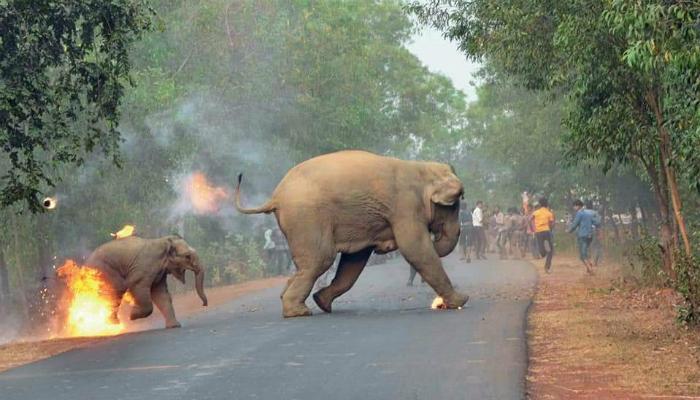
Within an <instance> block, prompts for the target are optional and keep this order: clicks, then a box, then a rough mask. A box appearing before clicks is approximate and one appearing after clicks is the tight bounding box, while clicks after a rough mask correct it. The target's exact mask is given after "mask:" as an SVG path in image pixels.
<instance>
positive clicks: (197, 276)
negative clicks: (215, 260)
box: [192, 262, 208, 306]
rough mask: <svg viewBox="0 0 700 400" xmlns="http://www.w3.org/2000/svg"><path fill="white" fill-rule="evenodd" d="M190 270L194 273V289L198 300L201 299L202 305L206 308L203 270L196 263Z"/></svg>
mask: <svg viewBox="0 0 700 400" xmlns="http://www.w3.org/2000/svg"><path fill="white" fill-rule="evenodd" d="M192 270H193V271H194V288H195V290H196V291H197V295H198V296H199V298H200V299H202V305H203V306H206V305H207V304H208V301H207V295H206V294H205V293H204V268H202V266H201V265H200V264H199V262H197V263H196V264H195V265H194V268H192Z"/></svg>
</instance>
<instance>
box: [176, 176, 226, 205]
mask: <svg viewBox="0 0 700 400" xmlns="http://www.w3.org/2000/svg"><path fill="white" fill-rule="evenodd" d="M184 190H185V195H186V196H187V198H188V200H189V202H190V204H192V207H193V208H194V209H195V213H197V214H211V213H216V212H217V211H219V209H220V208H221V206H220V203H221V202H222V201H224V200H226V199H227V198H228V197H229V194H228V192H227V191H226V189H224V188H222V187H217V186H214V185H212V184H211V183H210V182H209V180H207V177H206V175H204V174H203V173H201V172H195V173H193V174H192V175H190V176H189V177H187V178H186V179H185V181H184Z"/></svg>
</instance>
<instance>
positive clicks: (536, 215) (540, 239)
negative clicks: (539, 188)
mask: <svg viewBox="0 0 700 400" xmlns="http://www.w3.org/2000/svg"><path fill="white" fill-rule="evenodd" d="M548 205H549V204H548V202H547V198H546V197H542V198H541V199H540V201H539V207H538V208H537V209H536V210H535V211H534V212H533V213H532V217H531V218H532V221H533V223H534V226H535V240H537V248H538V249H539V251H540V255H541V256H542V257H545V256H546V257H547V258H546V259H545V262H544V270H545V272H547V273H549V272H550V271H551V270H552V255H553V254H554V243H552V229H553V228H554V213H552V211H551V210H550V209H549V207H548Z"/></svg>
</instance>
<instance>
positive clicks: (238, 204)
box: [235, 174, 275, 214]
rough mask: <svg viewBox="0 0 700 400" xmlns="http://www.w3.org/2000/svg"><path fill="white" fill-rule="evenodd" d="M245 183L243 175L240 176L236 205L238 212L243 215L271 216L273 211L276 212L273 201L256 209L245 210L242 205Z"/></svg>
mask: <svg viewBox="0 0 700 400" xmlns="http://www.w3.org/2000/svg"><path fill="white" fill-rule="evenodd" d="M242 181H243V174H238V185H236V193H235V200H236V201H235V205H236V210H238V212H240V213H242V214H262V213H265V214H269V213H271V212H273V211H275V206H274V204H272V200H269V201H268V202H267V203H265V204H263V205H262V206H260V207H256V208H243V206H242V205H241V182H242Z"/></svg>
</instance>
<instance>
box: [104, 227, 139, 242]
mask: <svg viewBox="0 0 700 400" xmlns="http://www.w3.org/2000/svg"><path fill="white" fill-rule="evenodd" d="M135 231H136V227H135V226H133V225H124V227H123V228H122V229H120V230H119V231H118V232H117V233H111V234H110V235H112V237H113V238H115V239H124V238H127V237H129V236H133V234H134V232H135Z"/></svg>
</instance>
